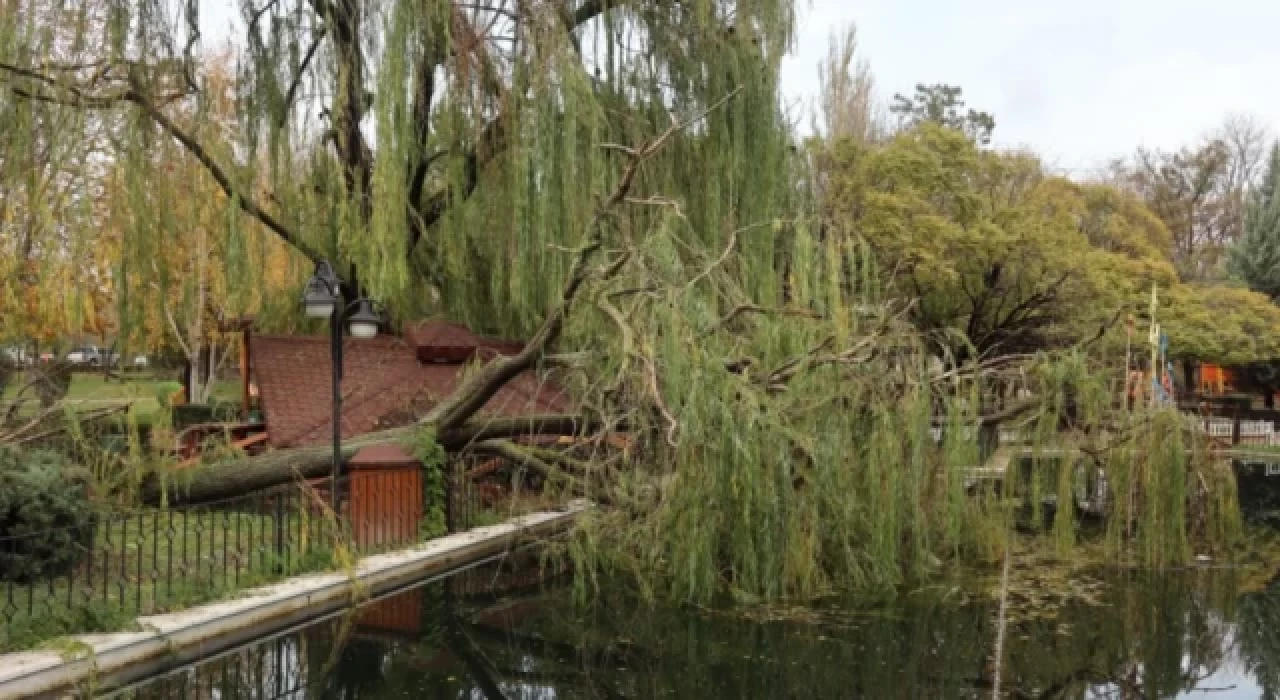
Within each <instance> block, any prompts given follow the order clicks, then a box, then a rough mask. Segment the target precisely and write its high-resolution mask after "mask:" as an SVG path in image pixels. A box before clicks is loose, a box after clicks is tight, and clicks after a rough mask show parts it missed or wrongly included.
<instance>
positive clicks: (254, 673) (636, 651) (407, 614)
mask: <svg viewBox="0 0 1280 700" xmlns="http://www.w3.org/2000/svg"><path fill="white" fill-rule="evenodd" d="M503 578H504V577H502V576H497V577H495V573H494V572H492V571H475V572H472V573H470V574H467V575H466V576H465V577H463V578H454V579H450V580H449V581H446V582H444V583H441V584H433V585H430V586H427V587H423V588H419V589H415V590H413V591H409V592H407V593H404V594H401V595H399V596H396V597H393V598H388V599H385V600H383V601H380V602H378V603H375V604H372V605H371V606H368V607H366V608H365V609H363V610H361V611H360V612H359V613H358V614H357V615H355V616H353V617H348V618H347V619H345V620H336V621H333V620H331V621H327V622H324V623H320V624H317V625H314V626H312V627H310V628H307V629H305V630H303V631H301V632H298V633H294V634H291V635H288V636H285V637H281V638H278V639H273V640H270V641H267V642H263V643H259V644H257V645H255V646H251V647H249V648H246V649H243V650H241V651H238V652H236V653H232V654H229V655H226V656H224V657H222V658H219V659H215V660H212V661H208V662H205V663H203V664H201V665H199V666H197V667H196V668H194V669H192V670H189V671H185V672H181V673H177V674H173V675H170V676H167V677H163V678H159V679H155V680H153V681H150V682H148V683H145V684H142V685H140V686H138V687H136V688H133V689H130V690H127V691H124V692H123V693H121V696H122V697H128V698H137V699H138V700H143V699H150V698H176V697H182V698H210V699H213V698H217V699H218V700H236V699H240V698H244V699H253V700H259V699H263V700H265V699H267V698H343V699H346V698H353V699H354V698H489V699H496V698H512V699H517V698H520V699H525V698H528V699H534V698H537V699H543V698H547V699H549V698H556V699H563V698H649V697H676V698H685V697H689V698H693V697H699V698H701V697H706V698H713V697H726V698H728V697H732V698H793V697H794V698H828V697H830V698H850V697H853V698H859V697H867V698H988V697H990V695H991V678H990V668H991V659H990V653H991V641H992V639H993V638H994V633H995V630H994V619H995V614H994V605H993V604H992V603H990V602H989V601H985V600H984V601H981V602H975V601H973V600H970V601H967V602H963V603H960V602H957V601H956V600H954V598H955V596H954V595H952V596H950V598H951V600H942V598H944V597H946V596H943V595H936V596H933V595H930V594H924V593H921V594H915V595H909V596H904V597H903V598H902V599H900V600H898V601H897V602H895V603H892V604H889V605H881V606H877V607H874V608H855V607H848V606H845V607H835V606H833V607H830V608H824V609H818V610H808V611H771V612H761V613H759V614H754V615H743V614H741V613H740V612H738V613H734V614H732V615H729V614H717V613H712V612H706V611H692V610H682V609H674V608H668V609H662V608H660V609H657V610H654V609H651V608H647V607H644V606H640V605H630V604H623V603H615V604H612V605H598V606H595V607H593V608H591V609H590V610H586V611H584V610H582V609H580V608H577V607H575V606H574V605H573V604H572V602H571V601H570V599H569V593H568V591H566V590H564V589H562V588H556V587H547V586H539V585H537V584H533V585H527V586H524V587H520V586H518V585H517V586H515V587H510V586H509V587H507V589H506V590H504V591H500V592H499V593H497V594H495V593H493V592H490V591H488V590H486V586H477V585H476V583H477V582H487V583H493V582H495V581H498V582H501V581H502V579H503ZM1103 582H1104V585H1101V586H1097V587H1096V589H1095V592H1094V593H1092V594H1090V595H1082V596H1077V597H1067V598H1065V599H1063V600H1060V601H1058V602H1056V603H1052V604H1045V603H1043V601H1042V600H1041V599H1038V598H1036V597H1035V596H1034V595H1031V596H1029V598H1028V601H1029V604H1027V605H1024V606H1023V608H1022V609H1021V613H1020V614H1018V615H1015V616H1013V618H1012V620H1011V622H1010V626H1009V629H1008V631H1007V639H1006V652H1005V653H1006V656H1005V659H1004V672H1005V677H1004V680H1003V683H1002V685H1003V687H1004V688H1006V689H1007V690H1008V697H1011V698H1045V699H1050V698H1052V699H1073V700H1074V699H1079V700H1086V699H1089V700H1093V699H1095V698H1117V699H1119V698H1124V699H1127V700H1128V699H1137V698H1167V697H1176V696H1177V695H1178V694H1179V693H1183V692H1188V691H1192V690H1194V689H1197V688H1200V689H1205V688H1206V686H1207V685H1211V686H1213V687H1215V688H1217V689H1218V690H1219V691H1221V692H1220V693H1215V695H1216V696H1217V697H1225V698H1236V697H1254V696H1255V695H1256V692H1257V691H1255V690H1252V689H1250V690H1249V691H1248V694H1244V695H1241V694H1238V692H1233V691H1232V690H1231V689H1230V686H1231V683H1223V682H1221V681H1220V680H1219V679H1217V678H1213V676H1214V674H1215V673H1218V672H1219V671H1222V670H1223V669H1224V668H1226V669H1228V670H1231V669H1235V670H1236V671H1237V672H1238V673H1239V674H1248V675H1250V676H1252V678H1253V682H1256V683H1257V685H1258V686H1260V687H1262V688H1263V689H1264V692H1265V693H1266V695H1265V697H1268V698H1274V697H1277V691H1278V690H1280V587H1273V589H1271V590H1267V591H1264V592H1262V593H1255V594H1248V595H1244V596H1236V595H1235V593H1234V591H1235V581H1234V580H1233V576H1232V574H1231V573H1230V572H1224V571H1197V572H1189V573H1188V572H1183V573H1177V574H1168V573H1166V574H1154V573H1129V572H1123V573H1112V574H1108V575H1107V576H1105V578H1104V580H1103ZM1015 602H1016V601H1015ZM1238 691H1239V692H1243V690H1242V689H1238Z"/></svg>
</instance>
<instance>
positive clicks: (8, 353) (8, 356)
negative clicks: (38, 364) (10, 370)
mask: <svg viewBox="0 0 1280 700" xmlns="http://www.w3.org/2000/svg"><path fill="white" fill-rule="evenodd" d="M0 360H4V361H5V362H9V363H10V364H14V365H29V364H31V355H30V354H29V353H27V349H26V348H24V347H20V346H17V345H14V346H10V347H7V348H0Z"/></svg>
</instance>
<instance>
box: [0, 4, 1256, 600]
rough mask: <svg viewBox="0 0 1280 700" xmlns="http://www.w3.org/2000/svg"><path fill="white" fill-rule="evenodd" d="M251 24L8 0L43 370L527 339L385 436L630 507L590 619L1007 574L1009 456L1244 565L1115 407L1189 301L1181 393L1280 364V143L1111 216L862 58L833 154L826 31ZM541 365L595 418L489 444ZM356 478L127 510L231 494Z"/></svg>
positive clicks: (990, 124)
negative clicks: (418, 334)
mask: <svg viewBox="0 0 1280 700" xmlns="http://www.w3.org/2000/svg"><path fill="white" fill-rule="evenodd" d="M241 9H242V17H241V21H240V24H239V27H240V28H239V30H238V32H239V33H238V35H237V36H236V37H235V38H234V43H233V49H234V57H229V55H228V54H227V53H225V52H222V53H209V52H207V51H205V50H203V47H202V41H201V36H200V32H199V21H198V18H199V11H200V3H198V2H196V1H195V0H184V1H182V2H178V1H176V0H129V1H125V0H85V1H83V2H75V3H68V2H59V1H58V0H0V13H2V15H3V18H5V19H6V21H4V22H0V119H2V120H3V122H0V123H3V124H4V125H6V128H3V129H0V233H2V234H3V235H0V303H3V309H4V311H3V312H0V323H3V324H5V326H4V328H3V332H4V333H5V334H8V335H9V336H11V337H15V338H27V337H42V338H45V339H46V341H47V340H49V339H52V338H53V337H55V336H57V335H60V334H66V333H72V332H84V331H85V330H90V331H93V332H95V333H101V332H103V330H104V329H106V328H108V327H110V328H111V330H112V332H113V333H115V334H117V335H118V336H119V337H122V338H127V339H128V342H129V343H132V344H135V345H137V346H140V347H144V346H152V347H158V346H161V345H167V346H169V347H175V348H178V349H180V350H181V352H182V354H183V355H184V356H185V357H186V358H187V359H188V361H189V362H191V363H192V364H193V365H197V366H203V367H205V368H210V367H216V366H217V364H218V363H220V362H221V361H222V360H221V359H220V358H221V357H223V356H225V353H226V346H225V345H220V344H219V343H220V342H222V341H218V340H217V339H216V338H217V332H216V331H217V329H218V328H219V327H220V326H221V325H222V324H223V323H224V322H225V321H227V320H228V319H234V318H237V317H239V316H241V315H244V314H255V315H256V316H257V317H258V319H259V323H260V324H261V326H262V327H264V328H275V329H280V330H292V329H294V328H295V327H298V328H302V329H304V330H305V326H302V325H301V323H300V321H299V320H298V318H297V317H298V316H300V314H299V313H298V312H297V309H296V307H295V306H294V300H296V299H297V295H298V293H299V291H300V286H301V283H302V280H304V279H305V278H306V276H307V274H308V272H309V270H310V268H311V266H312V265H313V264H314V263H316V262H318V261H320V260H331V261H333V262H334V263H335V267H336V269H337V270H339V271H340V273H341V275H342V278H343V283H344V294H346V295H347V296H348V298H354V297H355V296H356V295H358V294H368V295H370V296H373V297H375V298H378V299H380V300H382V301H383V302H385V303H386V304H387V306H388V308H389V310H390V311H391V314H392V319H391V322H392V324H393V325H394V324H398V323H400V322H403V321H406V320H412V319H416V318H421V317H424V316H438V317H446V318H450V319H454V320H458V321H462V322H465V323H467V324H469V325H471V326H472V327H473V328H475V329H477V330H479V331H482V332H486V333H492V334H495V335H500V336H505V337H520V338H529V339H530V342H529V343H528V344H527V345H526V347H525V349H524V350H523V351H522V352H520V353H519V354H518V355H516V356H514V357H511V358H506V359H503V360H499V361H495V362H493V363H491V364H489V365H486V366H485V367H483V368H480V369H478V370H477V371H476V372H474V373H472V374H471V375H470V379H469V380H468V381H467V382H465V383H464V384H463V386H462V387H461V388H460V389H459V390H458V392H456V393H455V394H454V395H453V396H450V397H445V398H443V399H442V400H441V401H440V402H439V403H438V404H437V405H435V406H434V407H433V408H432V409H431V410H430V411H428V412H427V413H426V414H425V415H423V416H422V417H421V419H420V421H419V425H417V426H414V427H413V428H412V429H399V430H398V431H394V432H393V433H389V434H386V435H376V436H371V437H368V438H363V439H362V440H363V441H364V442H368V441H374V440H379V439H389V438H395V439H405V440H409V439H412V440H415V441H417V442H418V444H421V440H422V435H423V434H429V435H431V436H432V438H431V439H433V440H435V441H436V442H437V443H438V445H439V446H440V447H442V448H443V449H445V450H446V451H447V452H449V453H450V454H451V455H453V456H461V455H468V454H477V455H487V456H494V455H496V456H502V457H505V458H507V459H509V460H511V461H513V462H514V463H516V464H518V465H520V466H521V467H523V468H524V469H525V470H527V471H530V472H534V473H537V474H538V475H539V476H540V477H541V483H543V484H545V488H547V489H551V490H553V491H556V492H563V493H572V494H576V495H583V496H587V497H590V498H592V499H594V500H596V501H597V502H598V503H600V504H601V506H602V507H601V508H599V509H597V510H596V511H595V512H594V513H593V514H592V515H591V516H590V517H588V518H587V519H586V521H585V522H584V524H583V525H582V527H581V528H580V529H579V530H578V532H577V533H576V534H575V536H574V537H573V538H572V540H571V542H570V545H569V547H568V549H569V553H570V554H571V555H572V556H574V557H575V559H576V560H577V562H578V564H579V566H578V568H577V570H578V572H579V583H580V584H581V585H582V590H584V591H589V590H592V587H593V586H595V585H598V584H599V582H601V581H603V580H605V579H606V578H609V577H616V576H618V575H621V576H623V577H624V578H625V579H626V580H627V581H629V582H630V583H632V584H634V585H635V586H636V587H637V588H638V589H639V590H641V591H642V592H644V593H645V594H647V595H650V596H655V597H657V596H661V597H673V598H676V599H681V600H694V601H706V600H709V599H711V598H713V597H714V596H716V595H718V594H721V593H724V592H733V593H736V594H738V595H740V596H741V597H743V598H744V599H771V600H772V599H781V598H795V597H798V598H808V597H812V596H817V595H822V594H825V593H828V592H830V591H832V590H836V589H850V588H852V589H877V590H886V589H891V588H893V587H894V586H897V585H899V584H901V583H903V582H904V581H909V580H914V579H918V578H922V577H928V576H931V575H933V574H935V573H937V572H939V571H941V570H942V569H943V568H944V567H945V566H946V565H947V564H948V563H949V562H955V561H961V560H964V561H973V560H978V561H989V560H995V559H997V558H998V557H999V556H1001V554H1002V552H1004V551H1005V549H1006V547H1007V543H1008V533H1009V532H1010V530H1011V528H1012V527H1013V526H1014V524H1015V522H1023V523H1026V522H1028V519H1027V518H1026V517H1025V514H1024V513H1021V512H1020V509H1019V508H1017V507H1015V505H1014V504H1013V503H1012V502H1011V501H1010V500H1009V499H1007V498H1004V497H1003V496H1002V495H1001V494H1000V493H989V494H985V495H984V494H976V495H975V494H974V493H973V489H972V488H971V484H970V483H968V482H967V481H966V477H965V474H966V472H965V468H966V467H976V466H979V465H980V464H981V463H982V461H983V460H984V459H986V458H987V457H988V452H989V450H988V449H987V448H986V445H987V443H989V438H990V435H992V434H993V433H994V432H995V431H997V430H999V429H1000V428H1002V427H1004V428H1008V429H1016V430H1019V431H1022V432H1024V433H1025V434H1027V435H1029V436H1031V440H1032V442H1033V443H1034V444H1035V445H1039V446H1064V445H1068V446H1071V447H1072V448H1074V449H1078V450H1079V452H1080V454H1081V455H1083V457H1082V458H1081V460H1082V462H1081V464H1083V466H1081V467H1080V468H1079V469H1077V468H1076V464H1075V463H1071V464H1067V465H1065V466H1063V465H1059V468H1057V469H1056V470H1048V469H1045V470H1033V473H1035V474H1041V476H1033V477H1030V481H1029V482H1028V483H1027V484H1025V485H1024V486H1025V488H1026V489H1030V490H1031V491H1032V492H1036V493H1039V492H1041V491H1043V492H1045V493H1056V494H1058V495H1059V500H1058V502H1059V503H1067V502H1070V495H1071V493H1072V489H1074V488H1075V478H1076V477H1075V475H1076V474H1078V473H1086V474H1088V473H1092V472H1093V471H1094V470H1102V471H1104V472H1105V473H1106V474H1107V475H1108V478H1109V480H1110V483H1111V484H1112V489H1113V491H1112V492H1113V493H1114V494H1115V495H1116V497H1115V503H1114V505H1113V508H1112V514H1113V517H1110V518H1109V519H1108V522H1107V525H1106V535H1105V541H1106V543H1107V546H1108V548H1109V551H1110V552H1111V553H1112V555H1113V556H1114V557H1116V558H1117V559H1119V560H1122V561H1126V562H1131V563H1140V564H1144V565H1154V566H1164V565H1172V564H1181V563H1184V562H1186V561H1188V560H1190V559H1191V558H1192V557H1194V556H1195V555H1197V554H1205V553H1210V554H1214V555H1218V554H1223V555H1225V554H1226V553H1228V552H1229V551H1230V548H1231V546H1232V545H1233V543H1234V541H1235V538H1236V537H1237V536H1238V530H1239V527H1238V517H1237V514H1236V510H1235V503H1234V498H1235V496H1234V483H1233V480H1232V476H1231V474H1230V470H1229V469H1225V468H1224V467H1222V466H1221V465H1219V464H1218V463H1216V462H1214V461H1213V460H1212V459H1211V458H1210V457H1209V455H1208V453H1207V452H1206V451H1205V449H1204V446H1203V445H1201V444H1200V442H1199V439H1198V438H1197V437H1196V436H1194V435H1193V434H1191V433H1190V432H1189V430H1188V427H1187V425H1186V423H1185V422H1184V421H1182V420H1181V419H1180V418H1179V417H1178V416H1176V415H1173V414H1168V413H1165V412H1160V411H1154V412H1148V411H1145V410H1139V411H1137V412H1134V413H1128V412H1121V411H1118V410H1116V407H1115V404H1116V402H1115V398H1116V394H1117V389H1116V384H1115V379H1116V378H1117V377H1118V376H1120V369H1121V367H1122V366H1123V364H1124V357H1125V347H1126V323H1125V321H1126V319H1127V318H1128V317H1130V316H1133V317H1135V318H1136V321H1137V323H1138V328H1139V329H1140V331H1145V328H1146V325H1145V324H1146V323H1147V322H1148V319H1147V318H1146V317H1145V316H1144V315H1145V314H1146V313H1147V311H1146V310H1147V309H1148V306H1149V300H1150V298H1151V290H1152V287H1153V286H1155V287H1156V288H1157V289H1158V290H1159V298H1160V300H1161V305H1160V307H1159V313H1160V322H1161V324H1162V325H1163V326H1164V327H1165V329H1166V330H1167V332H1168V334H1169V336H1170V338H1171V345H1170V354H1171V357H1174V358H1176V359H1177V360H1180V361H1184V362H1185V363H1188V364H1189V363H1192V362H1195V361H1215V362H1225V363H1232V364H1251V365H1258V366H1264V365H1266V363H1268V362H1269V361H1270V360H1271V359H1272V358H1274V357H1278V356H1280V336H1278V335H1277V334H1276V333H1275V332H1274V329H1275V328H1277V327H1280V309H1278V308H1277V307H1276V305H1275V303H1274V298H1275V297H1274V295H1275V290H1276V289H1277V288H1278V287H1277V281H1276V279H1275V278H1276V277H1277V274H1276V270H1275V269H1274V265H1271V266H1265V265H1262V266H1254V265H1251V263H1252V261H1259V260H1264V259H1269V258H1265V257H1263V256H1264V253H1265V254H1266V255H1271V256H1272V257H1275V255H1276V253H1275V250H1280V243H1278V241H1280V239H1277V236H1280V226H1278V225H1277V223H1276V222H1277V221H1278V220H1280V216H1278V215H1277V214H1276V212H1277V211H1278V207H1280V205H1277V204H1276V202H1280V196H1277V194H1278V193H1277V187H1280V185H1278V184H1277V183H1278V182H1280V175H1277V171H1278V170H1280V157H1278V156H1276V155H1272V157H1271V159H1270V161H1269V162H1268V161H1267V158H1266V157H1265V153H1266V152H1267V149H1268V146H1269V144H1268V143H1267V140H1266V139H1267V135H1266V134H1265V132H1263V131H1262V130H1261V129H1259V128H1257V127H1256V125H1253V124H1252V123H1251V122H1249V121H1247V120H1244V119H1235V120H1232V121H1229V122H1228V123H1227V125H1226V126H1224V127H1223V130H1222V132H1221V133H1219V134H1214V135H1211V136H1210V137H1208V138H1207V140H1206V141H1205V142H1204V143H1203V144H1197V145H1195V146H1189V147H1188V148H1187V149H1186V150H1184V151H1180V152H1177V153H1158V152H1146V151H1140V152H1138V153H1137V154H1136V155H1135V156H1134V157H1133V158H1129V159H1124V160H1123V161H1122V162H1118V163H1116V164H1115V165H1114V167H1112V168H1110V170H1109V171H1108V172H1107V174H1106V176H1105V177H1098V178H1094V179H1071V178H1067V177H1064V176H1062V175H1060V174H1057V173H1055V172H1053V170H1052V168H1050V167H1048V166H1047V165H1046V164H1045V163H1043V162H1042V161H1041V160H1040V159H1039V158H1038V157H1037V156H1036V155H1035V154H1034V153H1030V152H1026V151H1010V150H1006V149H1002V148H999V147H996V146H993V145H992V143H993V134H995V133H998V132H997V117H996V116H995V115H991V114H988V113H985V112H980V111H976V110H974V109H970V108H968V107H967V106H966V105H965V104H964V101H963V93H962V91H961V89H960V88H958V87H955V86H947V85H922V86H920V87H918V88H917V90H916V91H915V93H913V94H912V95H910V96H897V97H896V99H894V100H893V101H892V104H891V105H889V106H888V107H887V108H884V107H883V106H882V101H881V98H880V97H879V96H878V95H877V93H876V91H875V89H874V79H873V75H872V72H871V70H870V68H869V67H868V66H866V65H865V64H864V63H862V62H860V61H859V59H858V54H857V44H856V37H855V35H854V34H853V33H851V32H850V33H848V34H844V35H840V36H837V37H835V39H833V48H832V52H831V55H830V58H829V60H828V62H827V63H826V64H825V65H824V66H823V67H822V72H823V76H822V77H823V86H824V91H823V95H822V97H821V104H820V109H819V110H818V112H817V115H818V116H817V119H816V123H815V130H814V132H813V133H812V134H811V135H809V136H807V137H806V136H802V135H801V133H800V131H799V130H798V128H797V125H796V124H795V123H793V121H792V120H791V119H790V117H789V115H788V113H787V112H786V111H785V110H784V109H783V108H782V106H781V104H780V100H779V94H778V75H779V66H780V63H781V60H782V58H783V56H784V54H785V52H786V50H787V49H788V47H789V45H790V42H791V41H792V30H793V23H794V14H795V9H796V8H795V7H794V3H793V2H791V1H790V0H750V1H748V0H736V1H734V0H691V1H690V2H682V3H671V2H665V1H663V0H631V1H617V2H605V1H601V0H581V1H576V0H546V1H540V2H536V1H535V2H519V1H509V0H487V1H486V2H451V1H448V0H386V1H385V2H376V3H375V2H367V1H363V0H249V1H246V2H244V3H242V4H241ZM9 19H13V20H15V21H8V20H9ZM1273 249H1275V250H1273ZM1255 251H1256V252H1255ZM69 275H74V276H75V279H78V280H80V283H78V284H76V285H74V288H72V289H68V288H67V285H66V280H67V279H68V276H69ZM1135 342H1136V339H1135ZM527 369H537V370H541V371H548V372H550V371H552V370H554V372H555V373H556V376H557V379H558V381H561V382H563V383H564V384H565V385H566V386H568V387H569V388H570V390H571V391H572V393H573V394H574V395H575V397H576V398H577V406H578V409H577V411H576V412H575V413H574V414H572V415H555V416H537V417H534V418H532V419H530V420H522V421H506V422H502V421H486V420H483V419H481V418H479V417H478V416H477V412H478V409H479V408H480V407H481V406H482V405H483V404H484V402H485V400H487V399H488V398H489V397H491V396H493V394H494V393H495V392H496V391H497V390H498V389H499V388H500V387H501V386H502V385H503V384H504V383H505V382H507V381H510V380H511V379H512V378H513V377H515V376H516V375H518V374H519V373H520V372H522V371H524V370H527ZM1278 374H1280V373H1278ZM204 376H206V377H208V376H210V374H206V375H204ZM938 425H940V426H941V427H942V439H941V440H940V441H937V442H935V440H934V439H933V437H932V434H931V429H932V428H934V427H935V426H938ZM619 433H626V434H628V435H629V436H630V440H629V442H628V443H627V447H626V449H619V448H618V447H617V446H616V443H615V442H614V441H610V440H608V438H609V437H610V436H611V435H616V434H619ZM530 434H541V435H549V436H574V437H577V438H578V440H576V441H575V442H574V446H573V447H572V448H571V449H567V450H564V451H557V450H549V449H541V448H529V447H527V446H526V445H525V444H524V443H522V442H521V441H520V440H519V438H522V437H527V436H529V435H530ZM355 444H356V443H352V444H351V445H348V448H351V447H354V445H355ZM327 459H328V455H327V452H326V451H325V450H318V449H304V450H297V451H282V452H278V453H268V454H266V455H262V456H259V457H254V458H243V459H237V460H235V461H234V463H219V464H210V465H205V466H202V467H200V468H198V469H195V470H190V471H189V472H187V473H185V474H183V475H182V477H181V478H180V479H176V478H171V476H172V475H168V474H166V473H164V470H163V468H159V469H157V468H156V467H155V463H154V462H147V468H146V469H147V470H148V471H147V473H139V474H134V475H133V478H130V479H128V480H125V481H124V482H121V483H125V482H127V483H128V484H129V485H130V486H129V493H130V494H131V496H133V497H135V498H136V499H138V500H141V501H148V502H159V501H162V500H163V501H172V502H177V501H181V500H184V499H185V500H200V499H212V498H216V497H223V496H226V495H228V494H229V493H230V492H234V491H235V490H237V489H245V488H249V487H253V486H265V485H270V484H272V483H279V482H280V481H284V480H289V479H292V478H294V477H295V476H296V475H304V476H305V475H310V474H319V473H323V472H324V471H325V470H327ZM1081 470H1083V472H1082V471H1081ZM1044 474H1052V476H1044ZM1041 520H1043V518H1039V517H1033V518H1031V519H1030V522H1032V523H1033V526H1032V527H1033V529H1040V530H1044V531H1045V533H1046V534H1047V535H1048V537H1047V538H1046V540H1047V541H1050V542H1052V543H1053V546H1055V547H1058V548H1059V549H1061V550H1069V549H1070V548H1071V547H1073V546H1074V545H1075V544H1076V543H1077V541H1078V540H1079V539H1080V537H1081V536H1082V535H1081V534H1080V532H1081V531H1080V527H1079V523H1078V522H1076V519H1075V516H1074V513H1073V512H1072V510H1071V509H1070V508H1059V509H1057V512H1056V514H1055V515H1054V516H1053V517H1052V518H1051V519H1050V522H1049V523H1048V525H1035V524H1034V523H1036V522H1039V521H1041Z"/></svg>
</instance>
